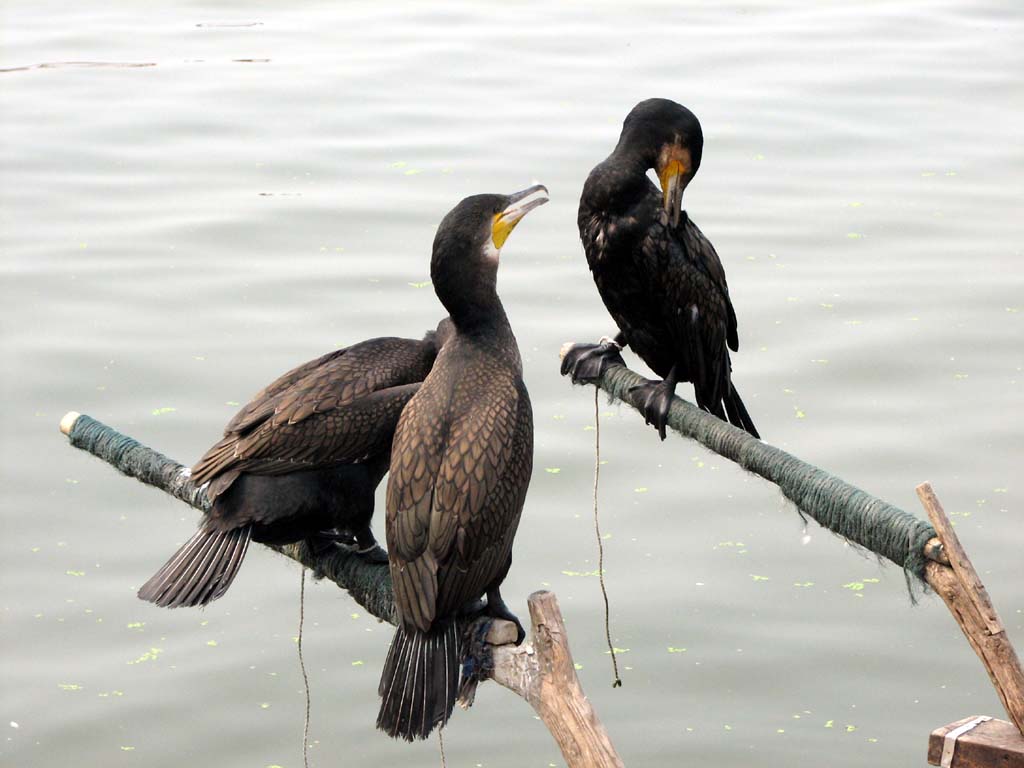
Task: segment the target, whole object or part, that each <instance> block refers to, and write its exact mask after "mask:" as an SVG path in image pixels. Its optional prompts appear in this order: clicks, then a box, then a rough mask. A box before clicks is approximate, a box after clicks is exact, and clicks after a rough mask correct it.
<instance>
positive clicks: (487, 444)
mask: <svg viewBox="0 0 1024 768" xmlns="http://www.w3.org/2000/svg"><path fill="white" fill-rule="evenodd" d="M547 199H548V198H547V189H545V188H544V187H543V186H540V185H538V186H534V187H530V188H529V189H526V190H523V191H522V192H517V193H516V194H513V195H476V196H474V197H468V198H466V199H465V200H463V201H462V202H461V203H459V204H458V205H457V206H455V208H454V209H453V210H452V211H451V212H450V213H449V214H448V215H447V216H445V218H444V220H443V221H442V222H441V225H440V226H439V227H438V230H437V235H436V236H435V238H434V249H433V258H432V259H431V264H430V276H431V278H432V280H433V284H434V290H435V291H436V293H437V297H438V298H439V299H440V300H441V303H442V304H444V306H445V308H446V309H447V310H448V313H449V315H450V317H451V321H452V323H453V324H454V326H455V332H454V334H453V336H452V338H451V339H449V340H448V341H447V342H446V343H445V345H444V347H443V348H442V349H441V352H440V353H439V354H438V356H437V361H436V362H435V363H434V367H433V369H432V370H431V372H430V375H429V376H427V379H426V381H424V382H423V385H422V386H421V387H420V390H419V391H418V392H417V393H416V395H415V396H413V398H412V400H410V401H409V404H408V405H407V406H406V408H405V411H403V413H402V417H401V419H400V420H399V422H398V429H397V431H396V433H395V443H394V450H393V452H392V454H391V474H390V477H389V479H388V493H387V518H386V520H387V526H386V531H387V542H388V557H389V559H390V561H391V583H392V586H393V588H394V597H395V607H396V608H397V611H398V630H397V631H396V632H395V638H394V640H393V641H392V643H391V648H390V650H389V652H388V657H387V661H386V662H385V664H384V672H383V674H382V676H381V680H380V688H379V693H380V696H381V706H380V714H379V715H378V717H377V727H378V728H380V729H381V730H383V731H385V732H386V733H387V734H388V735H390V736H392V737H395V738H399V737H401V738H404V739H407V740H409V741H412V740H413V739H416V738H420V739H422V738H426V737H427V736H428V735H429V734H430V732H431V731H432V730H433V729H434V728H435V727H436V726H439V725H440V726H443V725H444V724H445V723H446V722H447V721H448V718H449V717H450V716H451V712H452V707H453V706H454V704H455V699H456V694H457V692H458V684H459V669H460V667H461V664H462V661H463V655H464V654H463V641H462V627H460V626H459V621H458V617H459V615H460V613H466V612H468V611H472V610H475V609H476V608H477V606H478V605H479V602H480V598H481V597H482V596H484V595H486V597H487V604H486V612H487V613H488V614H490V615H491V616H494V617H500V618H504V619H509V620H511V621H515V623H516V624H517V625H518V626H519V641H520V642H521V641H522V638H523V635H524V632H523V628H522V625H521V624H519V621H518V619H516V618H515V616H513V615H512V614H511V613H510V612H509V609H508V608H507V607H506V606H505V603H504V601H503V600H502V598H501V593H500V591H499V587H500V585H501V583H502V581H503V580H504V579H505V575H506V574H507V573H508V569H509V566H510V565H511V562H512V539H513V537H514V536H515V533H516V528H517V526H518V525H519V516H520V514H521V512H522V509H523V502H524V501H525V499H526V489H527V487H528V486H529V483H530V472H531V470H532V467H533V411H532V409H531V406H530V397H529V395H528V394H527V391H526V385H525V384H524V383H523V378H522V371H523V368H522V361H521V358H520V356H519V348H518V346H517V344H516V339H515V336H514V335H513V334H512V328H511V327H510V326H509V322H508V318H507V317H506V315H505V310H504V308H503V307H502V304H501V300H500V299H499V298H498V293H497V290H496V281H497V276H498V256H499V253H500V251H501V247H502V246H503V245H504V244H505V240H506V239H507V238H508V235H509V233H510V232H511V231H512V229H513V227H515V226H516V224H517V223H518V222H519V221H520V220H521V219H522V218H523V216H525V215H526V214H527V213H528V212H529V211H531V210H532V209H533V208H535V207H536V206H538V205H541V204H542V203H545V202H547Z"/></svg>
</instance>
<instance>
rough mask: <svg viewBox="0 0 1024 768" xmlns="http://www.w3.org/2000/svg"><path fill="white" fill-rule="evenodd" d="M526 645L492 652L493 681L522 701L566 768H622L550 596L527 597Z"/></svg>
mask: <svg viewBox="0 0 1024 768" xmlns="http://www.w3.org/2000/svg"><path fill="white" fill-rule="evenodd" d="M528 604H529V606H530V621H531V623H532V625H533V626H532V628H531V632H530V634H531V638H530V643H523V645H521V646H519V647H518V648H517V647H515V646H514V645H500V646H497V647H495V648H494V649H493V659H494V673H493V675H492V677H493V679H494V680H495V681H496V682H498V683H500V684H501V685H503V686H505V687H506V688H508V689H509V690H510V691H513V692H514V693H516V694H518V695H519V696H522V697H523V698H524V699H526V700H527V701H528V702H529V703H530V706H532V707H533V708H534V710H536V712H537V714H538V715H540V719H541V720H542V721H543V722H544V725H546V726H547V728H548V730H549V731H551V735H552V736H554V737H555V741H556V742H558V747H559V749H561V750H562V757H564V758H565V762H566V764H567V765H568V766H569V768H622V765H623V763H622V760H621V759H620V758H619V755H618V753H617V752H616V751H615V747H613V746H612V742H611V739H609V738H608V733H607V731H605V729H604V726H603V725H602V724H601V721H600V719H599V718H598V716H597V713H595V712H594V709H593V707H591V706H590V701H589V700H588V699H587V697H586V695H585V694H584V693H583V687H582V686H581V685H580V680H579V678H578V677H577V676H576V667H575V665H574V664H573V660H572V653H571V652H570V650H569V639H568V637H567V636H566V632H565V622H564V621H562V612H561V611H560V610H559V608H558V600H557V599H556V598H555V595H554V593H553V592H546V591H540V592H534V593H533V594H532V595H530V597H529V600H528Z"/></svg>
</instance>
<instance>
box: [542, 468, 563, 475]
mask: <svg viewBox="0 0 1024 768" xmlns="http://www.w3.org/2000/svg"><path fill="white" fill-rule="evenodd" d="M544 471H545V472H547V473H548V474H549V475H557V474H558V473H559V472H561V471H562V469H561V468H560V467H544Z"/></svg>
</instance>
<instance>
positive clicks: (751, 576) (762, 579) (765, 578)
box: [750, 573, 771, 581]
mask: <svg viewBox="0 0 1024 768" xmlns="http://www.w3.org/2000/svg"><path fill="white" fill-rule="evenodd" d="M750 578H752V579H753V580H754V581H771V578H769V577H768V576H758V575H757V574H756V573H752V574H750Z"/></svg>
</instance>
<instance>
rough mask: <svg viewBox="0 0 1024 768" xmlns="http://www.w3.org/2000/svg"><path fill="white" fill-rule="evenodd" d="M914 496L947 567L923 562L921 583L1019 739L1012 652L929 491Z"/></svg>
mask: <svg viewBox="0 0 1024 768" xmlns="http://www.w3.org/2000/svg"><path fill="white" fill-rule="evenodd" d="M917 495H918V497H919V498H920V499H921V504H922V505H924V508H925V511H926V512H927V513H928V517H929V518H930V519H931V521H932V525H934V526H935V530H936V532H937V533H938V534H939V538H940V539H941V540H942V548H943V550H944V551H945V553H946V555H947V557H948V558H949V562H950V565H948V566H947V565H942V564H940V563H937V562H929V563H928V564H927V566H926V568H925V578H926V579H927V581H928V583H929V584H930V585H931V586H932V588H933V589H934V590H935V591H936V592H937V593H938V594H939V597H941V598H942V600H943V601H944V602H945V603H946V606H947V607H948V608H949V610H950V613H952V614H953V618H954V619H956V621H957V624H959V625H960V629H961V630H963V633H964V635H965V636H966V637H967V642H969V643H970V644H971V647H972V648H973V649H974V652H975V653H976V654H978V658H979V659H981V663H982V664H983V665H984V666H985V670H986V671H987V672H988V676H989V678H990V679H991V680H992V685H994V686H995V689H996V692H997V693H998V694H999V699H1000V700H1001V701H1002V702H1003V707H1004V708H1005V709H1006V712H1007V714H1009V716H1010V719H1011V720H1012V721H1013V724H1014V725H1016V726H1017V730H1018V731H1020V733H1021V734H1024V671H1022V670H1021V666H1020V659H1019V658H1018V657H1017V652H1016V651H1015V650H1014V648H1013V644H1012V643H1011V642H1010V638H1009V637H1007V635H1006V629H1005V628H1004V627H1003V623H1002V621H1000V619H999V614H998V613H997V612H996V609H995V606H993V605H992V601H991V600H990V599H989V596H988V592H986V591H985V586H984V585H983V584H982V583H981V579H980V578H979V577H978V573H977V571H975V570H974V566H973V565H972V564H971V561H970V558H968V557H967V553H966V552H965V551H964V548H963V545H962V544H961V543H960V539H959V538H958V537H957V535H956V533H955V532H954V531H953V525H952V523H950V521H949V518H948V517H946V513H945V511H944V510H943V509H942V504H940V503H939V499H938V497H936V495H935V491H933V490H932V487H931V485H930V484H929V483H922V484H921V485H919V486H917Z"/></svg>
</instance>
